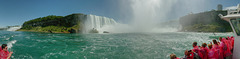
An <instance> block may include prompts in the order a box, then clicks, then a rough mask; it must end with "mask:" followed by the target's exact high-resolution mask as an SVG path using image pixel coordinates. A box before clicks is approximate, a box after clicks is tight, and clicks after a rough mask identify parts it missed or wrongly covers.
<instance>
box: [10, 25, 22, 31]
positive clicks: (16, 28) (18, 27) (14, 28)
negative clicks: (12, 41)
mask: <svg viewBox="0 0 240 59" xmlns="http://www.w3.org/2000/svg"><path fill="white" fill-rule="evenodd" d="M20 28H22V26H15V27H10V28H8V29H7V31H16V30H18V29H20Z"/></svg>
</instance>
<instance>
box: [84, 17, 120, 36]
mask: <svg viewBox="0 0 240 59" xmlns="http://www.w3.org/2000/svg"><path fill="white" fill-rule="evenodd" d="M84 24H85V26H84V27H85V32H86V33H88V32H89V31H91V30H94V29H96V30H97V31H99V33H102V32H103V31H107V30H103V29H101V28H103V27H106V26H112V25H115V24H117V22H116V21H115V20H114V19H112V18H107V17H103V16H96V15H91V14H90V15H87V18H86V21H85V23H84Z"/></svg>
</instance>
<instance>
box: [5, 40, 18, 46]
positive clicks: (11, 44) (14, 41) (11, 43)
mask: <svg viewBox="0 0 240 59" xmlns="http://www.w3.org/2000/svg"><path fill="white" fill-rule="evenodd" d="M16 42H17V40H12V41H10V42H8V43H7V45H8V48H12V47H13V44H15V43H16Z"/></svg>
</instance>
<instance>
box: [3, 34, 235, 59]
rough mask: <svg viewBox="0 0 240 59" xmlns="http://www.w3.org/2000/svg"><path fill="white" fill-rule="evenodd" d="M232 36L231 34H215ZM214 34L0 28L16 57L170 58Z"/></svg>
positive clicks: (33, 58) (41, 58)
mask: <svg viewBox="0 0 240 59" xmlns="http://www.w3.org/2000/svg"><path fill="white" fill-rule="evenodd" d="M215 34H216V35H217V36H232V35H233V34H232V33H215ZM214 36H215V35H214V34H213V33H193V32H166V33H114V34H111V33H110V34H51V33H36V32H9V31H0V40H1V41H0V44H3V43H6V44H8V46H9V51H13V52H14V53H13V55H12V57H11V58H13V59H169V55H170V54H171V53H175V54H176V55H177V56H178V57H181V56H183V55H184V50H186V49H192V45H191V44H192V42H194V41H197V42H198V43H202V42H207V43H208V42H210V41H211V38H210V37H214Z"/></svg>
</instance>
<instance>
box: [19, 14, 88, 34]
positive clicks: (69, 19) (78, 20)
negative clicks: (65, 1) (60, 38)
mask: <svg viewBox="0 0 240 59" xmlns="http://www.w3.org/2000/svg"><path fill="white" fill-rule="evenodd" d="M85 18H86V15H84V14H80V13H79V14H71V15H68V16H65V17H63V16H53V15H50V16H46V17H41V18H37V19H33V20H30V21H26V22H24V24H23V25H22V28H21V29H20V30H19V31H36V32H50V33H79V32H80V33H81V32H82V27H83V22H84V20H85Z"/></svg>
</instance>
